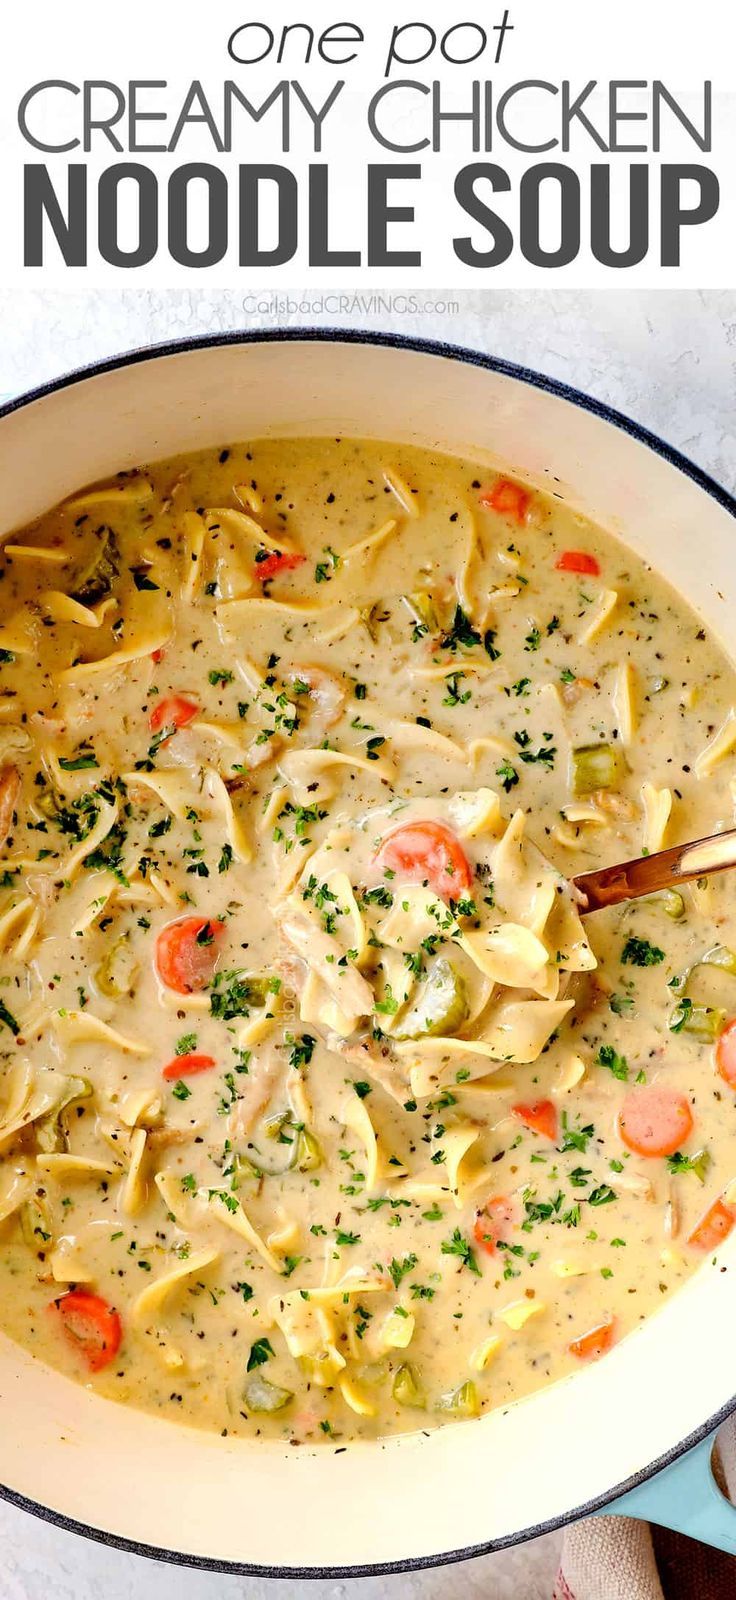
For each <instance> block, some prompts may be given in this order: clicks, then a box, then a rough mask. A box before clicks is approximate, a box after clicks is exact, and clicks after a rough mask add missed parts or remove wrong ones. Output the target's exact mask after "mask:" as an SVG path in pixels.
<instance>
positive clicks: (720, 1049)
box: [716, 1017, 736, 1089]
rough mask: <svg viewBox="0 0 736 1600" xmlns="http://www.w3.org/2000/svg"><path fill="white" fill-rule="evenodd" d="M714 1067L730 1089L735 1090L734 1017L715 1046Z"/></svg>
mask: <svg viewBox="0 0 736 1600" xmlns="http://www.w3.org/2000/svg"><path fill="white" fill-rule="evenodd" d="M716 1067H717V1068H718V1071H719V1073H720V1075H721V1077H722V1078H723V1079H724V1080H725V1082H726V1083H727V1084H728V1086H729V1088H730V1089H736V1017H732V1018H731V1021H730V1022H727V1023H726V1026H725V1028H724V1030H723V1032H722V1034H721V1035H720V1037H719V1039H718V1043H717V1044H716Z"/></svg>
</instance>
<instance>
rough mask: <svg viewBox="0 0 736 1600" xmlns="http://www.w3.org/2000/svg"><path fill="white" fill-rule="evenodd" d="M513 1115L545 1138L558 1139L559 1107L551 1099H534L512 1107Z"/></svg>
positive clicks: (554, 1141)
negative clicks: (529, 1102)
mask: <svg viewBox="0 0 736 1600" xmlns="http://www.w3.org/2000/svg"><path fill="white" fill-rule="evenodd" d="M511 1114H512V1116H514V1117H516V1118H517V1120H518V1121H519V1122H523V1124H524V1127H525V1128H531V1129H532V1131H533V1132H534V1133H541V1134H542V1135H543V1136H544V1138H545V1139H551V1140H552V1143H553V1144H554V1143H556V1140H557V1108H556V1107H555V1106H554V1105H553V1103H552V1101H551V1100H533V1101H532V1102H531V1104H528V1105H518V1106H512V1107H511Z"/></svg>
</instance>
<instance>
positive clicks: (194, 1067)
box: [162, 1052, 216, 1082]
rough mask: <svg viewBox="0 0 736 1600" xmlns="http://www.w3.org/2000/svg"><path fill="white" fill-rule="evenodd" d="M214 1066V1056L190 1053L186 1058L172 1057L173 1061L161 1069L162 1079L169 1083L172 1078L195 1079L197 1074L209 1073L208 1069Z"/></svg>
mask: <svg viewBox="0 0 736 1600" xmlns="http://www.w3.org/2000/svg"><path fill="white" fill-rule="evenodd" d="M214 1066H216V1062H215V1058H214V1056H200V1055H196V1054H195V1053H194V1052H192V1053H191V1054H190V1055H186V1056H174V1059H173V1061H169V1063H168V1065H167V1066H165V1067H164V1068H163V1072H162V1077H164V1078H167V1079H168V1080H169V1082H170V1081H171V1080H172V1079H173V1078H196V1076H197V1074H198V1073H199V1072H209V1070H210V1067H214Z"/></svg>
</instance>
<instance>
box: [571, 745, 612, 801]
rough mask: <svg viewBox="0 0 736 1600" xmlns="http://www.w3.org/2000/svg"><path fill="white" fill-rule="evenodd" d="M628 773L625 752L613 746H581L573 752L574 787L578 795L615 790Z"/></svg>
mask: <svg viewBox="0 0 736 1600" xmlns="http://www.w3.org/2000/svg"><path fill="white" fill-rule="evenodd" d="M625 771H626V764H625V761H624V756H623V752H622V751H621V750H619V748H618V747H617V746H616V745H613V744H581V745H578V748H577V750H573V752H572V774H571V776H572V787H573V793H574V794H577V795H582V794H593V793H594V792H595V790H596V789H615V788H616V787H617V786H618V784H619V783H620V782H621V779H622V778H623V776H624V773H625Z"/></svg>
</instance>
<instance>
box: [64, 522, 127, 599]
mask: <svg viewBox="0 0 736 1600" xmlns="http://www.w3.org/2000/svg"><path fill="white" fill-rule="evenodd" d="M98 537H99V543H98V545H97V549H96V550H95V552H94V554H93V555H92V556H91V557H90V560H89V561H88V563H87V566H86V567H85V569H84V571H83V572H82V573H81V574H80V576H79V577H78V579H77V586H76V588H75V589H74V590H73V591H72V596H71V598H72V600H78V601H79V603H80V605H83V606H92V605H94V604H95V601H97V600H102V599H104V596H105V595H106V594H109V593H110V590H111V588H112V580H113V578H117V576H118V572H119V567H118V562H119V560H120V553H119V551H118V547H117V544H116V541H115V535H114V533H113V531H112V528H107V527H105V528H103V530H102V533H101V534H100V535H99V536H98Z"/></svg>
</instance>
